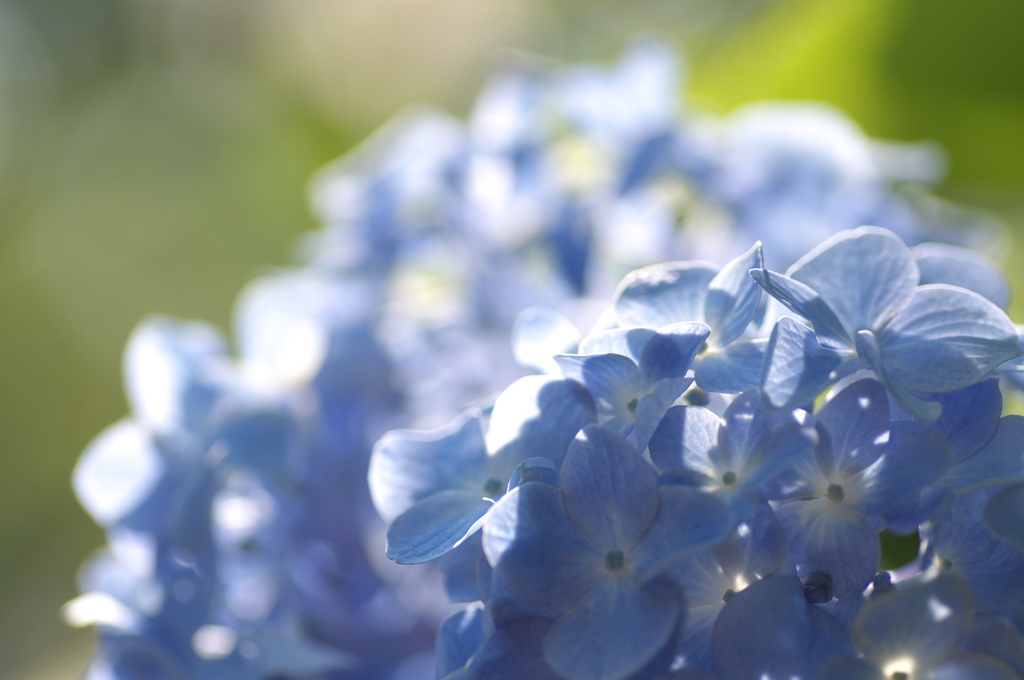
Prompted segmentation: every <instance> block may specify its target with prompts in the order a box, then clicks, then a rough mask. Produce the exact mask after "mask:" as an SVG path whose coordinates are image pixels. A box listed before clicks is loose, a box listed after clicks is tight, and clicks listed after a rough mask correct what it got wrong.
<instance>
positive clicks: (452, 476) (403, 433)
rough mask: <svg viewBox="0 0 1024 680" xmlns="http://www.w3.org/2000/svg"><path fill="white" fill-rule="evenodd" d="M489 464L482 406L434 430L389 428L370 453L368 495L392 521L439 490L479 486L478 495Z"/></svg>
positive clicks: (381, 512)
mask: <svg viewBox="0 0 1024 680" xmlns="http://www.w3.org/2000/svg"><path fill="white" fill-rule="evenodd" d="M487 469H488V468H487V451H486V450H485V449H484V435H483V430H482V428H481V425H480V412H479V411H476V410H475V409H474V410H470V411H467V412H465V413H463V414H462V415H461V416H459V417H458V418H456V419H455V420H454V421H452V422H451V423H450V424H448V425H445V426H444V427H442V428H439V429H436V430H431V431H426V432H422V431H416V430H393V431H391V432H388V433H387V434H385V435H384V436H383V437H381V439H380V440H379V441H378V442H377V444H376V445H375V446H374V447H373V454H372V455H371V456H370V470H369V475H368V481H369V485H370V495H371V496H372V498H373V504H374V506H375V507H376V508H377V512H378V513H380V516H381V517H383V518H384V521H385V522H390V521H392V520H393V519H394V518H395V517H398V516H399V515H401V514H402V513H403V512H405V511H406V510H408V509H409V508H411V507H412V506H413V505H415V504H416V503H417V502H418V501H421V500H423V499H424V498H427V497H428V496H431V495H433V494H435V493H438V492H440V491H445V490H448V489H462V490H469V489H479V490H480V491H481V495H482V492H483V484H484V482H485V481H486V480H487Z"/></svg>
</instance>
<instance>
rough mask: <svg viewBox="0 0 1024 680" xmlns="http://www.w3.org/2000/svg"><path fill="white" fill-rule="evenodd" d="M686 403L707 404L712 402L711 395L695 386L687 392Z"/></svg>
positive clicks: (694, 404) (693, 404)
mask: <svg viewBox="0 0 1024 680" xmlns="http://www.w3.org/2000/svg"><path fill="white" fill-rule="evenodd" d="M686 403H687V404H689V405H690V406H707V405H708V404H710V403H711V395H710V394H708V393H707V392H705V391H704V390H702V389H701V388H699V387H693V388H691V389H690V391H689V392H687V393H686Z"/></svg>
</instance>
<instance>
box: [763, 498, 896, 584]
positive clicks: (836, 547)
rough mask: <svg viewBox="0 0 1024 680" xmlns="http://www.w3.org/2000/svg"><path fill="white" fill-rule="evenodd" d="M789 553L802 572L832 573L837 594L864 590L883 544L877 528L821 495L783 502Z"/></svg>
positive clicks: (781, 516) (781, 511)
mask: <svg viewBox="0 0 1024 680" xmlns="http://www.w3.org/2000/svg"><path fill="white" fill-rule="evenodd" d="M776 515H777V516H778V518H779V521H780V522H782V526H783V527H784V528H785V530H786V538H787V539H788V541H789V555H790V557H792V559H793V561H794V562H795V563H796V564H797V566H798V567H799V568H800V569H801V572H802V573H810V572H815V571H820V572H822V573H823V574H828V575H829V576H830V577H832V592H833V593H834V594H835V596H836V597H841V596H843V595H845V594H847V593H851V592H860V591H862V590H864V588H865V587H866V586H867V584H868V582H869V581H871V577H872V576H874V574H875V572H877V571H878V559H879V557H880V552H881V546H880V544H879V542H878V534H877V532H876V530H875V528H874V527H873V526H872V525H871V523H870V522H868V521H867V520H866V519H865V518H864V517H862V516H860V515H858V514H857V513H855V512H852V511H851V510H850V509H849V508H845V507H842V506H841V504H839V503H834V502H832V501H831V500H827V499H824V498H819V499H815V500H809V501H795V502H792V503H788V504H786V505H783V506H780V507H779V508H778V509H777V510H776Z"/></svg>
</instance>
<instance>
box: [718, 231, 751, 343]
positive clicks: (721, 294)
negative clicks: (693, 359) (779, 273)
mask: <svg viewBox="0 0 1024 680" xmlns="http://www.w3.org/2000/svg"><path fill="white" fill-rule="evenodd" d="M763 266H764V257H763V256H762V255H761V243H760V242H757V243H755V244H754V246H753V247H752V248H751V249H750V250H748V251H747V252H746V253H744V254H743V255H740V256H739V257H737V258H736V259H735V260H733V261H732V262H730V263H729V264H727V265H725V267H724V268H723V269H722V271H720V272H718V274H717V275H716V276H715V278H714V279H712V280H711V283H710V284H708V292H707V298H706V300H705V303H704V321H706V322H707V324H708V326H710V327H711V337H710V338H708V344H710V345H712V346H713V347H725V346H726V345H728V344H729V343H731V342H732V341H733V340H735V339H736V338H738V337H740V336H741V335H743V331H744V330H746V328H747V326H748V325H749V324H750V320H751V319H753V318H754V311H755V310H756V309H757V304H758V302H760V300H761V288H760V287H759V286H758V285H757V283H756V282H754V281H753V280H752V279H751V278H750V274H749V272H750V270H751V269H760V268H762V267H763Z"/></svg>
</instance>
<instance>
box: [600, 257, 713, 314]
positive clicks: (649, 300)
mask: <svg viewBox="0 0 1024 680" xmlns="http://www.w3.org/2000/svg"><path fill="white" fill-rule="evenodd" d="M717 273H718V270H717V269H716V268H715V267H714V265H711V264H709V263H706V262H668V263H665V264H658V265H653V266H650V267H644V268H643V269H638V270H636V271H635V272H632V273H630V274H629V275H628V276H626V278H625V279H623V281H622V283H621V284H619V290H618V292H617V293H616V295H615V313H616V316H617V318H618V320H619V324H620V325H622V326H650V327H652V328H661V327H662V326H667V325H669V324H673V323H679V322H682V321H703V320H704V298H705V296H706V294H707V288H708V285H709V284H710V283H711V281H712V280H713V279H714V278H715V275H716V274H717Z"/></svg>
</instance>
